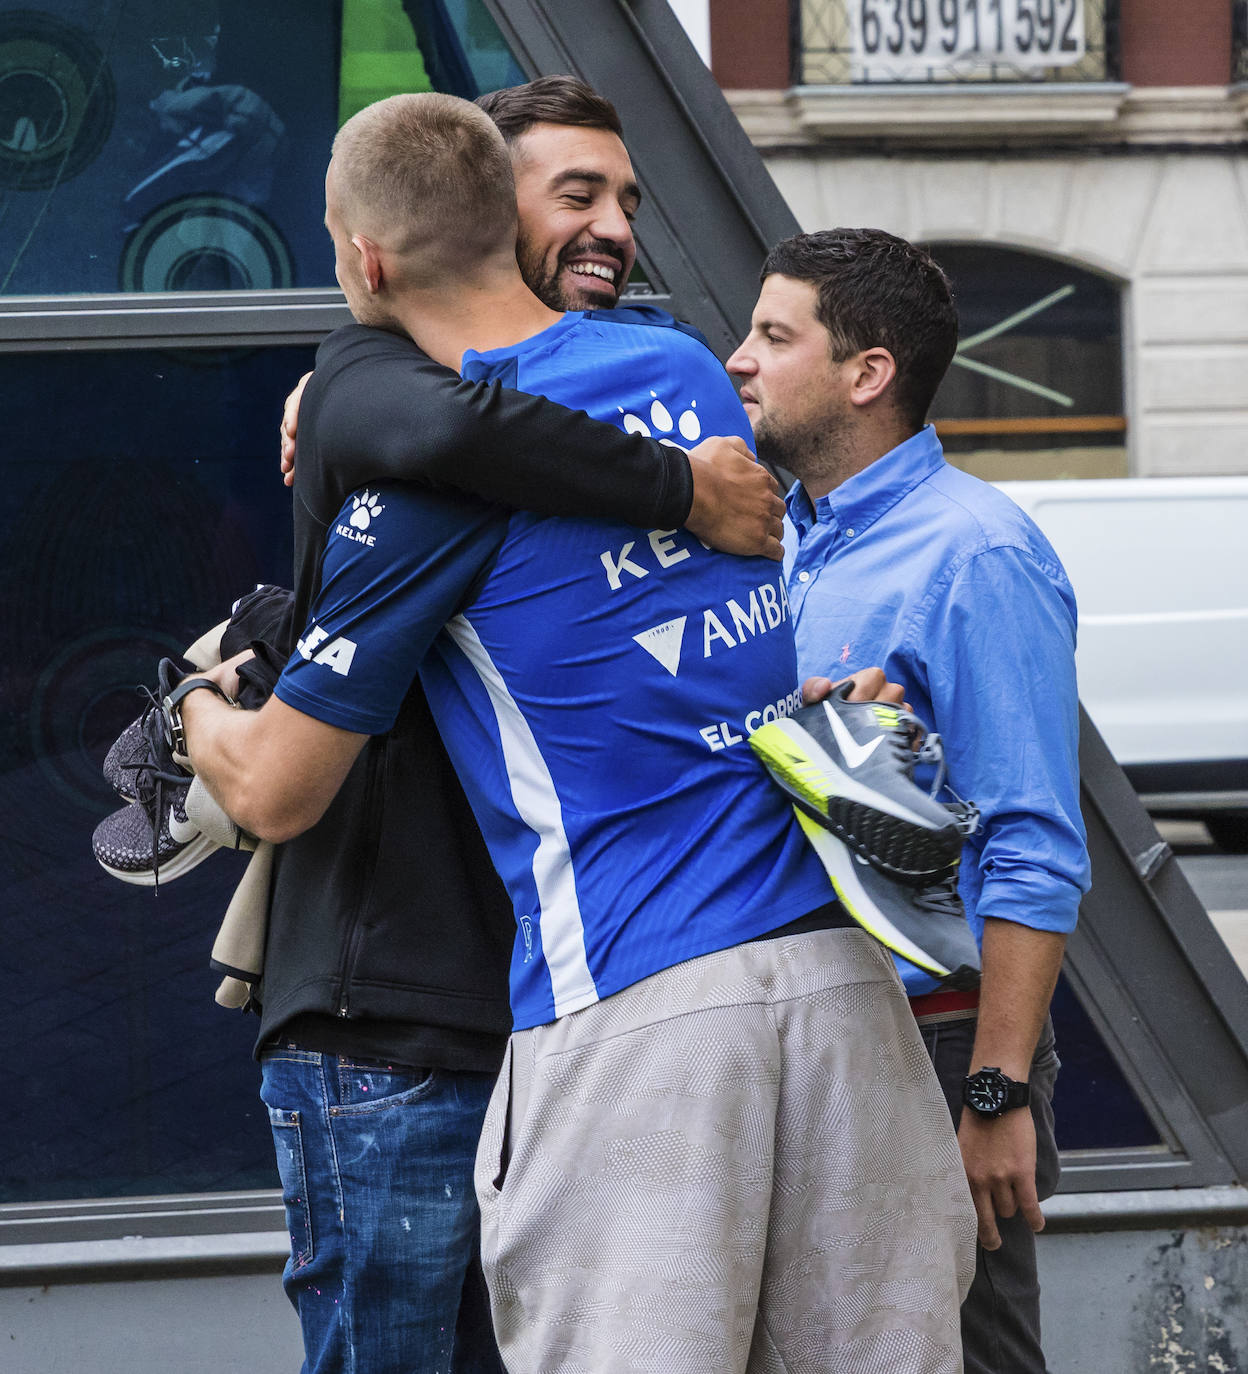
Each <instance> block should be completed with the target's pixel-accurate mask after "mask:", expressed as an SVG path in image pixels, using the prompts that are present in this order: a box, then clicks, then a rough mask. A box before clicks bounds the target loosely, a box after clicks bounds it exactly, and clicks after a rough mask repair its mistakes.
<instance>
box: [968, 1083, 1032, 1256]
mask: <svg viewBox="0 0 1248 1374" xmlns="http://www.w3.org/2000/svg"><path fill="white" fill-rule="evenodd" d="M958 1145H959V1147H960V1148H961V1150H962V1163H963V1165H964V1167H965V1169H966V1180H967V1182H968V1183H969V1184H970V1185H971V1197H972V1198H973V1199H974V1200H975V1211H976V1214H977V1215H978V1217H979V1243H980V1244H981V1245H982V1246H983V1247H984V1249H985V1250H998V1249H1000V1247H1001V1233H1000V1232H999V1231H998V1230H997V1218H998V1217H1012V1216H1013V1215H1014V1213H1015V1212H1022V1214H1023V1216H1024V1217H1025V1218H1026V1219H1027V1224H1028V1225H1029V1226H1030V1227H1031V1229H1032V1230H1033V1231H1043V1230H1044V1213H1043V1212H1041V1210H1040V1201H1039V1199H1038V1198H1037V1197H1036V1125H1035V1122H1034V1121H1033V1120H1032V1119H1031V1112H1030V1111H1028V1110H1027V1108H1026V1107H1016V1108H1015V1109H1014V1110H1013V1111H1008V1112H1006V1114H1005V1115H1004V1116H998V1117H996V1118H992V1119H990V1118H986V1117H981V1116H977V1115H976V1114H975V1113H974V1112H973V1111H971V1109H970V1108H969V1107H965V1108H963V1110H962V1121H961V1124H960V1125H959V1126H958Z"/></svg>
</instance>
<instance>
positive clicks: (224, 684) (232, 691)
mask: <svg viewBox="0 0 1248 1374" xmlns="http://www.w3.org/2000/svg"><path fill="white" fill-rule="evenodd" d="M249 658H255V654H254V653H252V651H251V650H250V649H243V650H242V651H241V652H240V653H237V654H235V655H234V657H233V658H227V659H226V660H225V662H224V663H218V664H216V665H215V666H213V667H211V668H206V669H205V670H204V671H203V672H202V673H194V674H192V676H193V677H206V678H207V679H208V681H209V682H215V683H216V684H217V686H218V687H220V688H221V690H222V691H223V692H224V693H225V694H226V696H227V697H229V699H230V700H231V701H237V700H238V686H239V683H238V670H239V667H240V666H241V665H242V664H244V663H246V662H247V660H248V659H249Z"/></svg>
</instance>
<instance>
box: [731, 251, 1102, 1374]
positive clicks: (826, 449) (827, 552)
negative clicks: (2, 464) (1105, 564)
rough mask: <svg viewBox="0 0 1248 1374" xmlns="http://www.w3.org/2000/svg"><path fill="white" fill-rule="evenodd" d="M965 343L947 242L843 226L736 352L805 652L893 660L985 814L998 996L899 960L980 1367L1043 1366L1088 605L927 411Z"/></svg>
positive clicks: (770, 293) (987, 984) (789, 270)
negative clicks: (936, 249)
mask: <svg viewBox="0 0 1248 1374" xmlns="http://www.w3.org/2000/svg"><path fill="white" fill-rule="evenodd" d="M956 343H957V316H956V314H955V312H954V308H953V301H952V296H951V293H950V289H949V283H948V281H947V279H946V278H945V275H944V273H943V272H942V271H941V270H940V268H939V267H938V266H937V265H936V263H935V262H933V261H932V259H931V258H930V257H929V256H928V255H927V254H926V253H924V252H922V251H921V250H920V249H918V248H915V247H913V246H912V245H911V244H908V243H906V242H904V241H903V240H901V239H898V238H895V237H894V236H893V235H891V234H886V233H883V232H882V231H880V230H874V229H836V230H829V231H827V232H824V233H817V234H806V235H799V236H797V237H796V238H793V239H789V240H787V241H786V242H784V243H781V244H779V245H778V246H777V247H776V248H774V249H773V250H772V252H771V254H770V255H769V257H768V259H767V262H766V264H765V266H764V268H763V288H762V293H761V295H760V297H759V301H758V305H757V306H756V308H755V311H754V318H753V327H752V329H751V332H750V335H749V337H748V338H747V339H746V341H745V342H744V343H743V344H742V346H741V347H740V348H739V349H738V350H737V352H736V353H735V354H734V355H733V356H732V357H731V358H730V359H729V361H728V369H729V371H730V372H732V373H733V374H734V375H736V376H737V377H739V378H740V379H741V383H742V386H741V399H742V401H743V402H744V403H745V408H746V411H747V413H748V414H749V416H750V419H751V422H752V423H753V426H754V435H755V438H756V440H757V442H758V449H759V453H760V455H761V456H764V457H767V458H770V459H771V460H773V461H774V462H776V463H778V464H780V465H781V466H783V467H785V468H787V469H788V470H789V471H790V472H792V473H793V474H794V475H795V476H796V477H797V478H798V479H799V483H798V485H797V486H795V487H794V488H793V490H792V491H791V492H790V493H789V498H788V504H789V514H790V521H791V523H790V527H789V532H788V533H789V538H788V541H787V546H786V554H787V557H786V563H785V567H786V571H787V572H788V574H789V586H790V595H791V598H792V607H793V617H794V628H795V632H796V636H797V648H798V662H799V665H800V666H802V667H803V668H804V669H805V670H806V671H807V672H812V673H813V672H824V671H826V670H827V667H828V666H829V665H830V664H838V665H840V669H841V671H845V672H848V671H850V670H852V669H853V668H854V667H856V666H858V665H859V664H863V663H882V664H883V665H884V666H885V669H886V671H887V672H888V675H889V676H890V678H895V679H896V680H897V681H899V682H901V683H902V684H903V685H904V686H905V689H906V698H907V700H908V701H909V702H910V704H911V706H912V707H913V709H914V711H915V712H916V713H917V714H918V715H919V716H920V717H921V718H922V719H923V720H924V721H926V722H927V723H928V724H929V725H930V726H931V727H932V728H933V729H935V730H937V731H939V732H940V733H941V735H942V736H943V737H944V740H945V746H946V758H947V761H948V765H949V779H950V782H951V783H952V785H953V786H954V787H955V788H956V789H957V791H958V792H960V793H961V794H962V795H963V796H967V797H972V798H974V800H975V802H976V803H977V804H978V806H979V808H980V813H981V817H982V824H981V828H980V830H979V832H978V833H977V834H976V835H975V836H974V837H973V838H972V839H971V840H970V842H969V843H968V845H967V847H966V851H965V853H964V856H963V862H962V865H961V883H960V886H961V893H962V897H963V900H964V903H965V906H966V910H967V913H968V918H969V920H970V922H971V925H972V928H973V930H974V932H975V934H976V935H977V936H978V937H979V938H980V941H981V943H982V946H983V975H982V986H981V988H980V990H979V992H978V993H975V994H968V993H960V992H939V991H935V990H934V988H935V984H934V982H933V980H932V979H931V978H930V977H927V976H926V975H924V974H923V973H921V971H920V970H919V969H917V968H916V967H914V966H913V965H911V964H907V963H905V962H904V961H899V968H900V971H901V974H902V978H903V981H904V983H905V985H906V988H907V990H908V991H909V992H910V994H911V998H912V1005H913V1007H914V1010H915V1013H916V1015H917V1016H918V1018H919V1022H920V1025H921V1028H922V1031H923V1036H924V1040H925V1042H926V1044H927V1046H928V1049H929V1051H930V1053H931V1054H932V1057H933V1060H934V1062H935V1065H936V1068H937V1071H938V1073H939V1075H940V1078H941V1082H942V1085H943V1086H944V1088H945V1091H946V1095H947V1098H948V1101H949V1106H950V1109H951V1111H952V1113H953V1116H954V1119H955V1121H956V1120H959V1118H960V1126H959V1142H960V1144H961V1147H962V1153H963V1157H964V1160H965V1163H966V1168H967V1174H968V1177H969V1179H970V1183H971V1189H972V1192H973V1194H974V1196H975V1201H976V1206H977V1209H978V1213H979V1237H980V1242H981V1248H980V1250H979V1253H978V1257H977V1268H976V1277H975V1283H974V1285H973V1287H972V1289H971V1293H970V1295H969V1296H968V1298H967V1301H966V1303H965V1304H964V1306H963V1311H962V1331H963V1344H964V1351H965V1358H966V1367H967V1370H968V1371H973V1372H974V1374H1043V1371H1044V1368H1045V1364H1044V1356H1043V1354H1042V1352H1041V1348H1040V1328H1039V1287H1038V1283H1037V1278H1036V1259H1035V1242H1034V1237H1033V1234H1032V1232H1033V1230H1037V1231H1038V1230H1039V1229H1040V1228H1041V1227H1042V1226H1043V1224H1044V1219H1043V1216H1042V1215H1041V1212H1040V1207H1039V1199H1040V1198H1043V1197H1047V1196H1048V1195H1049V1194H1050V1193H1051V1192H1052V1191H1053V1189H1054V1188H1055V1187H1056V1184H1057V1148H1056V1144H1055V1142H1054V1138H1053V1114H1052V1109H1051V1099H1052V1093H1053V1082H1054V1077H1055V1075H1056V1071H1057V1059H1056V1056H1055V1055H1054V1053H1053V1033H1052V1027H1051V1025H1049V1024H1048V1021H1047V1012H1048V1007H1049V1001H1050V998H1051V996H1052V993H1053V986H1054V983H1055V982H1056V979H1057V975H1058V971H1059V969H1060V967H1061V960H1062V949H1063V946H1064V942H1065V938H1066V933H1067V932H1068V931H1070V930H1071V929H1072V928H1073V927H1074V924H1075V918H1076V914H1077V911H1078V906H1079V898H1080V895H1081V893H1082V892H1083V891H1084V890H1086V888H1087V885H1088V860H1087V852H1086V847H1085V842H1084V830H1083V823H1082V819H1081V817H1080V813H1079V780H1078V759H1077V751H1078V718H1077V694H1076V689H1075V671H1074V647H1075V603H1074V596H1073V593H1072V592H1071V588H1070V584H1069V583H1068V581H1067V579H1066V575H1065V573H1064V572H1063V570H1062V567H1061V565H1060V563H1059V562H1058V559H1057V556H1056V554H1055V553H1054V552H1053V550H1052V548H1050V546H1049V544H1048V542H1047V541H1046V540H1045V538H1044V536H1043V535H1042V534H1041V533H1040V531H1039V530H1037V529H1036V527H1035V526H1034V525H1033V524H1032V523H1031V521H1030V520H1029V519H1028V518H1027V517H1026V516H1025V515H1024V514H1023V513H1022V511H1020V510H1019V509H1018V507H1017V506H1015V505H1014V504H1013V502H1011V501H1010V500H1008V499H1007V498H1006V497H1005V496H1003V495H1002V494H1001V493H1000V492H998V491H996V490H995V489H994V488H992V487H990V486H988V485H987V484H986V483H983V482H980V481H978V480H977V479H975V478H973V477H970V476H968V475H967V474H965V473H962V472H959V471H957V470H956V469H954V468H952V467H950V466H949V465H948V464H947V463H946V462H945V460H944V458H943V456H942V453H941V448H940V442H939V440H938V439H937V438H936V435H935V432H934V431H933V429H932V428H931V426H930V425H928V426H925V425H924V421H925V418H926V414H927V410H928V407H929V405H930V404H931V400H932V397H933V395H934V394H935V392H936V388H937V386H938V385H939V383H940V380H941V378H942V377H943V375H944V373H945V370H946V369H947V367H948V366H949V362H950V360H951V358H952V357H953V352H954V348H955V346H956ZM1002 1075H1004V1078H1005V1079H1008V1080H1012V1082H1010V1083H1006V1082H1004V1081H1003V1079H1002ZM1028 1101H1029V1104H1030V1108H1031V1110H1030V1111H1028V1110H1025V1108H1026V1106H1027V1105H1028Z"/></svg>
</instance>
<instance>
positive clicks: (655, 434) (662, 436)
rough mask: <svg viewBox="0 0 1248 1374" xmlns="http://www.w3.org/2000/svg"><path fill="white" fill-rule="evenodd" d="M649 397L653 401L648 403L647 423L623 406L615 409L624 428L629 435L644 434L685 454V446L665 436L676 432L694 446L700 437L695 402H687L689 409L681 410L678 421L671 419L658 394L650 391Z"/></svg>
mask: <svg viewBox="0 0 1248 1374" xmlns="http://www.w3.org/2000/svg"><path fill="white" fill-rule="evenodd" d="M650 395H651V396H652V397H653V399H652V400H651V402H650V409H649V411H648V412H647V414H648V415H649V417H650V418H649V421H648V422H647V421H646V420H643V419H642V418H641V416H640V415H634V414H633V413H632V412H631V411H627V410H625V409H624V407H623V406H619V407H617V408H618V410H619V412H620V414H621V415H623V417H624V428H625V430H627V432H628V433H629V434H644V435H645V436H646V438H647V439H657V440H658V441H659V443H661V444H668V445H670V446H671V447H672V448H678V449H683V450H684V451H685V452H686V453H687V452H688V449H686V448H685V444H681V443H677V441H676V440H675V439H669V438H668V437H667V436H668V435H669V434H671V432H672V431H673V430H676V431H677V433H678V434H679V435H680V437H681V438H682V439H683V440H684V441H685V443H687V444H696V443H697V442H698V440H699V439H700V438H701V437H702V422H701V421H700V420H699V419H698V416H697V408H698V403H697V401H690V402H689V409H688V410H682V411H681V413H680V416H679V418H678V419H676V420H673V419H672V412H671V411H670V410H668V408H667V407H666V406H665V405H664V404H663V402H662V401H660V400H659V397H658V393H657V392H655V391H652V392H651V393H650Z"/></svg>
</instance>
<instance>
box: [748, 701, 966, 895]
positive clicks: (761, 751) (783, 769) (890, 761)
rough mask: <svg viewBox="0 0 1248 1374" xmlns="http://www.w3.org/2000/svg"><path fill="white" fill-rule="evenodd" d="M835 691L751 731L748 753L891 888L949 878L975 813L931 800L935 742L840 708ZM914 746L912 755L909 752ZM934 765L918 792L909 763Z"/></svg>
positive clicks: (861, 706)
mask: <svg viewBox="0 0 1248 1374" xmlns="http://www.w3.org/2000/svg"><path fill="white" fill-rule="evenodd" d="M851 689H852V683H848V682H846V683H843V684H842V685H841V686H840V687H838V688H837V689H836V690H835V691H834V692H833V693H832V695H831V696H830V697H828V698H827V700H826V701H821V702H819V703H818V704H817V705H815V706H805V707H803V708H802V709H801V710H800V711H796V712H795V713H794V714H793V715H791V716H782V717H781V718H780V719H779V720H775V721H771V722H769V723H768V724H766V725H764V726H762V727H761V728H760V729H758V730H756V731H755V732H754V733H753V734H752V735H751V736H750V747H751V748H752V749H753V750H754V752H755V754H757V755H758V757H759V758H760V759H761V760H762V761H763V764H764V765H765V766H766V768H767V771H768V772H769V773H770V774H771V776H772V778H774V779H775V781H776V782H777V783H779V784H780V786H781V787H782V788H784V790H785V791H786V792H787V793H788V794H789V796H790V797H791V798H792V799H793V802H794V803H795V805H796V806H797V807H798V808H799V809H800V810H801V811H802V812H803V813H804V814H805V815H807V816H809V817H810V818H812V819H813V820H815V821H817V822H818V823H819V824H820V825H821V826H824V827H825V828H826V829H827V830H830V831H831V832H832V834H834V835H835V836H836V837H837V838H838V839H840V840H842V841H843V842H844V843H845V844H846V845H848V846H849V847H850V849H852V850H853V851H854V852H855V853H856V854H859V855H861V857H862V858H864V859H866V860H867V862H868V863H870V864H873V865H874V866H875V867H876V868H878V869H879V870H880V872H882V873H885V874H887V875H888V876H889V877H890V878H893V879H895V880H896V881H898V882H902V883H910V884H912V885H914V886H924V885H926V884H928V883H932V882H935V881H937V880H938V879H940V878H944V877H948V876H949V875H950V874H951V873H952V872H953V871H954V870H955V869H956V867H957V863H958V859H959V858H960V856H961V854H962V846H963V844H964V843H965V841H966V838H967V836H968V835H971V834H973V833H974V831H975V829H976V827H977V825H978V822H979V812H978V811H977V810H976V808H975V807H974V806H973V805H971V804H970V803H968V802H963V801H962V800H961V799H960V798H955V799H954V800H953V801H952V802H942V801H938V800H937V794H938V793H939V792H940V790H941V788H942V786H943V785H944V775H945V768H944V751H943V749H942V748H941V744H940V736H939V735H931V734H928V733H927V731H926V729H925V727H924V726H923V724H922V723H921V722H920V721H919V720H918V718H917V717H915V716H913V715H911V714H910V712H909V711H904V710H902V709H901V708H900V707H898V706H890V705H889V704H888V703H887V702H882V701H863V702H858V701H847V700H846V697H847V696H848V693H849V692H850V690H851ZM916 746H917V747H916ZM920 762H922V763H932V764H934V765H935V766H936V780H935V782H934V784H933V786H932V788H931V790H930V791H927V792H925V791H924V790H923V788H921V787H920V786H919V785H918V784H917V783H916V782H915V780H914V766H915V764H916V763H920Z"/></svg>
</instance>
